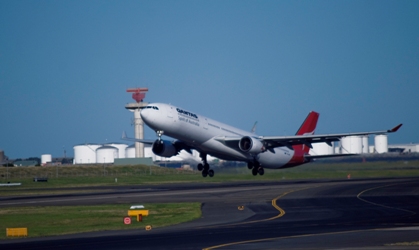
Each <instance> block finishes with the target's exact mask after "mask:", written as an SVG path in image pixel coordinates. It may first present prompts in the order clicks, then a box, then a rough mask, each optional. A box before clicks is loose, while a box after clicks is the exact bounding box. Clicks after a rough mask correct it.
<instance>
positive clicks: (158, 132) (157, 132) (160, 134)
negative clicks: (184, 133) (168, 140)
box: [156, 130, 164, 143]
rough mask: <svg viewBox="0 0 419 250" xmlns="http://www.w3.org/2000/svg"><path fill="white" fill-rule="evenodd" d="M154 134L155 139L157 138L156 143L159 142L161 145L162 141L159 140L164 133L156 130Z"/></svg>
mask: <svg viewBox="0 0 419 250" xmlns="http://www.w3.org/2000/svg"><path fill="white" fill-rule="evenodd" d="M156 134H157V137H158V139H157V140H158V141H159V142H160V143H162V140H161V137H162V135H163V134H164V131H163V130H157V131H156Z"/></svg>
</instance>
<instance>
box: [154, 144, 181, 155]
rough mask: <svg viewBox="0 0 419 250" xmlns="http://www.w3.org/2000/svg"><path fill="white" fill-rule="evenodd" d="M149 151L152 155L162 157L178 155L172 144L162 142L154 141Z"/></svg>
mask: <svg viewBox="0 0 419 250" xmlns="http://www.w3.org/2000/svg"><path fill="white" fill-rule="evenodd" d="M151 150H152V151H153V153H154V154H156V155H158V156H163V157H172V156H174V155H176V154H177V153H178V152H177V150H176V148H175V146H174V145H173V143H172V142H170V141H164V140H156V141H155V142H154V143H153V146H152V147H151Z"/></svg>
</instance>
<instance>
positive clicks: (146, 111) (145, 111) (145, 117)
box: [140, 108, 150, 123]
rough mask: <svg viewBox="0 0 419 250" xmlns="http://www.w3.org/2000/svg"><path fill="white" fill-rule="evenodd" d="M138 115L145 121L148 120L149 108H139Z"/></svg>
mask: <svg viewBox="0 0 419 250" xmlns="http://www.w3.org/2000/svg"><path fill="white" fill-rule="evenodd" d="M140 116H141V119H143V121H144V122H145V123H148V122H150V109H147V108H143V109H141V112H140Z"/></svg>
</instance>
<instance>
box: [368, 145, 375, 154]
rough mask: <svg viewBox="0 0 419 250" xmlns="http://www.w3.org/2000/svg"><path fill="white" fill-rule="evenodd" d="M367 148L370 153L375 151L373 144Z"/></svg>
mask: <svg viewBox="0 0 419 250" xmlns="http://www.w3.org/2000/svg"><path fill="white" fill-rule="evenodd" d="M368 148H369V150H368V151H369V152H370V154H373V153H375V148H374V146H368Z"/></svg>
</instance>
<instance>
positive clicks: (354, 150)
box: [341, 136, 362, 154]
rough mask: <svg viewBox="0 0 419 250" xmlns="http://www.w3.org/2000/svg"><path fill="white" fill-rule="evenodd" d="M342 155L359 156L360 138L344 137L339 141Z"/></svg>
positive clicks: (360, 151)
mask: <svg viewBox="0 0 419 250" xmlns="http://www.w3.org/2000/svg"><path fill="white" fill-rule="evenodd" d="M341 152H342V154H361V153H362V137H361V136H346V137H343V138H342V140H341Z"/></svg>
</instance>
